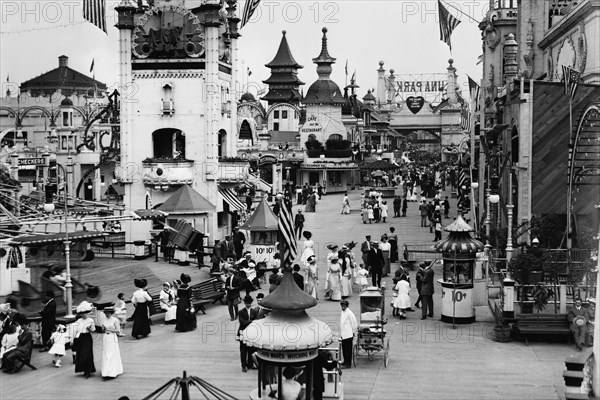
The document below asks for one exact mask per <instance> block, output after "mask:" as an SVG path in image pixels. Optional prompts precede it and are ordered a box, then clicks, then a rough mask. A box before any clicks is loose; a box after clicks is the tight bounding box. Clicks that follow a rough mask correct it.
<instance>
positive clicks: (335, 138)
mask: <svg viewBox="0 0 600 400" xmlns="http://www.w3.org/2000/svg"><path fill="white" fill-rule="evenodd" d="M342 139H343V137H342V135H340V134H337V133H335V134H333V135H330V136H329V140H342Z"/></svg>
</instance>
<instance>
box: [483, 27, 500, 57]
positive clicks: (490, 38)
mask: <svg viewBox="0 0 600 400" xmlns="http://www.w3.org/2000/svg"><path fill="white" fill-rule="evenodd" d="M483 37H484V42H485V44H486V46H487V47H488V48H489V49H490V50H491V51H494V50H495V49H496V47H497V46H498V45H499V44H500V40H501V39H502V38H501V37H500V32H498V29H496V28H495V27H494V23H493V21H491V20H490V21H489V22H488V24H487V26H486V27H485V30H484V31H483Z"/></svg>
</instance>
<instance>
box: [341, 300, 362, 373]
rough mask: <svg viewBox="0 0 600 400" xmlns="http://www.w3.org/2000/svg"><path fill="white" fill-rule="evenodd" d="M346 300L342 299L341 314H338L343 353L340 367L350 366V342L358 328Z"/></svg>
mask: <svg viewBox="0 0 600 400" xmlns="http://www.w3.org/2000/svg"><path fill="white" fill-rule="evenodd" d="M348 305H349V303H348V301H347V300H342V301H341V302H340V306H341V307H342V314H341V315H340V336H341V337H342V354H343V355H344V363H343V364H342V365H341V366H342V368H350V367H351V366H352V342H353V341H354V332H355V331H356V329H357V328H358V322H357V321H356V316H355V315H354V313H353V312H352V311H351V310H350V309H349V308H348Z"/></svg>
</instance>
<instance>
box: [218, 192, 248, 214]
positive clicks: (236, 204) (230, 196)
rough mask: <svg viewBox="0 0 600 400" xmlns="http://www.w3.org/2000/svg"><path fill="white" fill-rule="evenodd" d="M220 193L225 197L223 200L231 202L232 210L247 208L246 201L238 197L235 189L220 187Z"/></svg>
mask: <svg viewBox="0 0 600 400" xmlns="http://www.w3.org/2000/svg"><path fill="white" fill-rule="evenodd" d="M219 194H220V195H221V197H223V201H225V202H226V203H227V204H229V207H231V209H232V210H237V211H244V210H245V209H246V206H245V205H244V203H242V202H241V201H240V200H239V199H238V198H237V196H236V195H235V193H233V190H231V189H219Z"/></svg>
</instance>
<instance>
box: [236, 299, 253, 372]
mask: <svg viewBox="0 0 600 400" xmlns="http://www.w3.org/2000/svg"><path fill="white" fill-rule="evenodd" d="M253 301H254V300H253V299H252V297H251V296H246V297H244V306H245V307H244V308H242V309H241V310H240V312H239V314H238V317H239V318H238V320H239V322H240V326H239V328H238V336H239V335H240V334H241V332H242V331H243V330H244V329H246V328H247V327H248V325H250V323H251V322H252V321H254V320H255V319H256V314H257V311H256V309H255V308H252V302H253ZM252 353H253V351H252V347H248V346H246V344H244V342H243V340H241V339H240V361H241V362H242V372H247V371H248V368H250V369H252V368H254V366H253V365H254V363H253V362H252Z"/></svg>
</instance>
